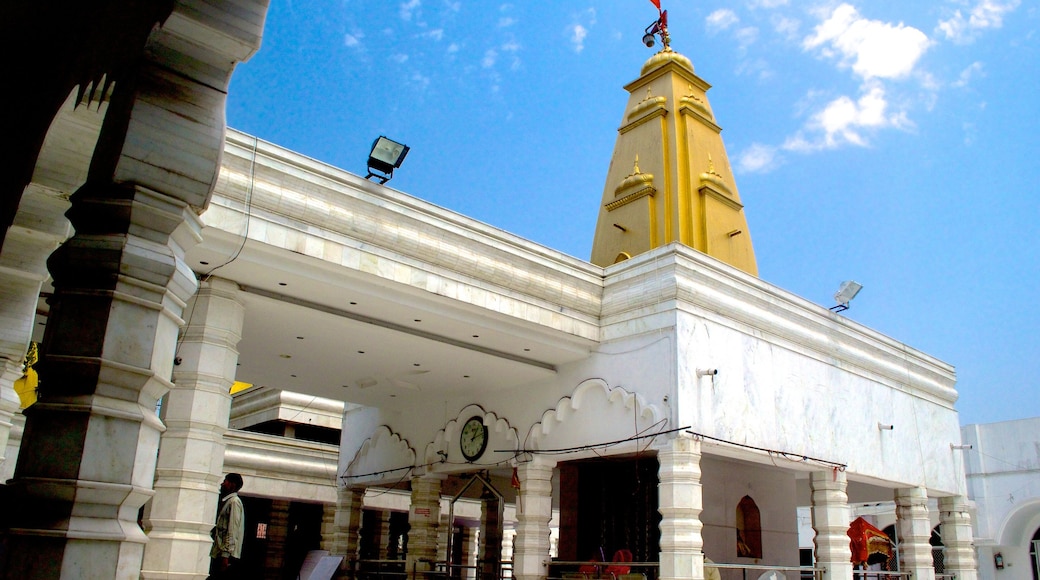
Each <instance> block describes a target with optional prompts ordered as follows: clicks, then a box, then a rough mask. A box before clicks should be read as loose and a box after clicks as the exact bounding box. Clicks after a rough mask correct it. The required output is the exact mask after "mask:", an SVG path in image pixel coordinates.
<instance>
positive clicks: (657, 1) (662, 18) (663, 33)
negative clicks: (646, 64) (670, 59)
mask: <svg viewBox="0 0 1040 580" xmlns="http://www.w3.org/2000/svg"><path fill="white" fill-rule="evenodd" d="M650 3H651V4H653V5H654V7H655V8H657V15H658V16H657V20H656V21H654V22H652V23H651V24H650V26H647V27H646V30H645V31H643V32H644V33H643V44H645V45H646V46H647V47H652V46H653V45H654V35H659V36H660V37H661V43H662V44H664V48H663V49H662V51H663V52H670V51H671V50H672V46H671V45H672V37H671V36H669V35H668V11H667V10H661V0H650Z"/></svg>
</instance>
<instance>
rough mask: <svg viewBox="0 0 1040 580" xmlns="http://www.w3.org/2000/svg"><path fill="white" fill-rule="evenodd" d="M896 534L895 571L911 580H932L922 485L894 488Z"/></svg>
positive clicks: (929, 524)
mask: <svg viewBox="0 0 1040 580" xmlns="http://www.w3.org/2000/svg"><path fill="white" fill-rule="evenodd" d="M895 497H896V534H897V535H898V536H899V571H900V572H910V573H912V574H913V575H914V580H935V568H934V567H933V565H932V545H931V544H930V543H929V542H928V540H930V539H931V537H932V524H931V522H930V521H929V519H928V491H927V490H926V489H925V488H923V487H909V488H903V489H897V490H896V494H895Z"/></svg>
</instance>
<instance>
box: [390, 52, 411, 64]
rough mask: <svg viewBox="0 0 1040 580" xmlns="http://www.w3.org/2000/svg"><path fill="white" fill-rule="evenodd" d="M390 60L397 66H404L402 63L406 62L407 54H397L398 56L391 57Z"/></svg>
mask: <svg viewBox="0 0 1040 580" xmlns="http://www.w3.org/2000/svg"><path fill="white" fill-rule="evenodd" d="M390 60H392V61H394V62H396V63H397V64H404V63H406V62H408V55H407V54H402V53H398V54H395V55H392V56H391V57H390Z"/></svg>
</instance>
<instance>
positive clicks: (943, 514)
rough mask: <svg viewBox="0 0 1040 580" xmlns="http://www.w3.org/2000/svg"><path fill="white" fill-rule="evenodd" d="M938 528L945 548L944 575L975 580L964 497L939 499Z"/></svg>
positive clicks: (969, 529) (974, 567) (968, 514)
mask: <svg viewBox="0 0 1040 580" xmlns="http://www.w3.org/2000/svg"><path fill="white" fill-rule="evenodd" d="M939 526H940V528H939V529H940V530H941V531H942V539H943V545H945V546H946V560H945V564H946V568H945V570H944V571H945V573H946V574H953V575H954V576H956V577H957V580H976V579H977V578H978V576H979V573H978V563H976V561H975V548H974V546H973V545H972V544H973V541H974V538H973V537H972V531H971V514H970V513H969V512H968V500H967V499H966V498H965V497H964V496H962V495H957V496H952V497H941V498H939Z"/></svg>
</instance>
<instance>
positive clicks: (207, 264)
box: [199, 260, 209, 266]
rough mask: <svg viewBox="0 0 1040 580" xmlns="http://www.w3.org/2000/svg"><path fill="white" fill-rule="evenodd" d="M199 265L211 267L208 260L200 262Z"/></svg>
mask: <svg viewBox="0 0 1040 580" xmlns="http://www.w3.org/2000/svg"><path fill="white" fill-rule="evenodd" d="M199 263H200V264H202V265H203V266H209V262H207V261H206V260H199Z"/></svg>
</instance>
